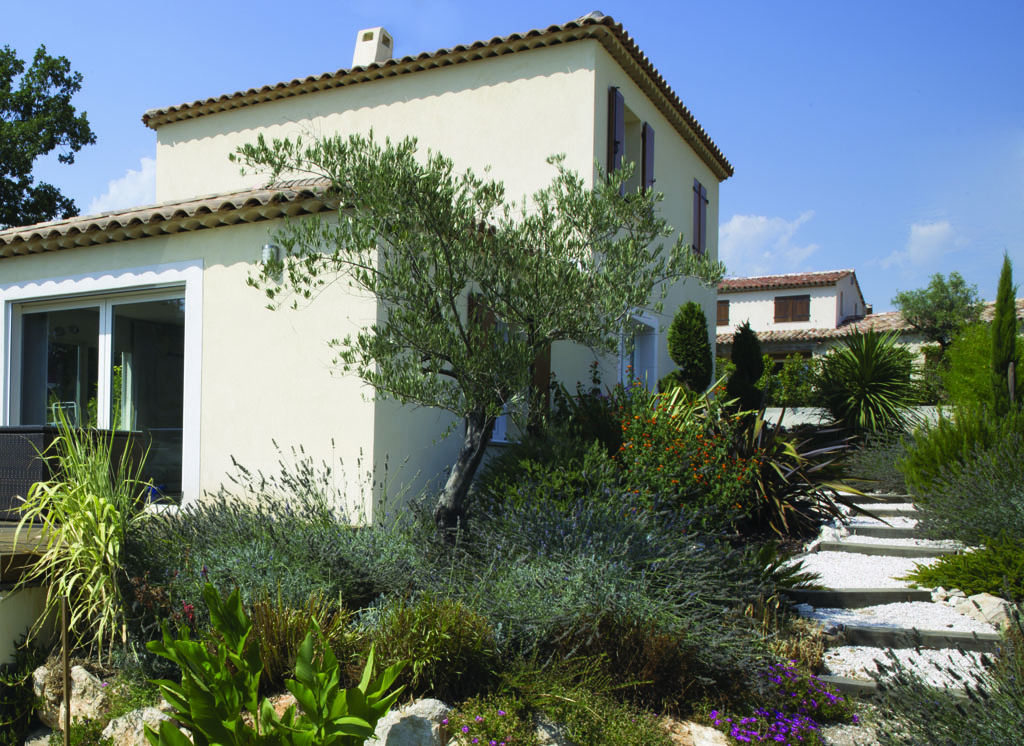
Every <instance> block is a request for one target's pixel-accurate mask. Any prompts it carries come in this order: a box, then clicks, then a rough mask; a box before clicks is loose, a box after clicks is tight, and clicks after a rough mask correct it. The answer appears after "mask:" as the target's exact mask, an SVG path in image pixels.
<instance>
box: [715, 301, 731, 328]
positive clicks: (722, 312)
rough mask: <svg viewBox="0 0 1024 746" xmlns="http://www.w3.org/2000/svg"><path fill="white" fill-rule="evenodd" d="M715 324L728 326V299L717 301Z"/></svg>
mask: <svg viewBox="0 0 1024 746" xmlns="http://www.w3.org/2000/svg"><path fill="white" fill-rule="evenodd" d="M716 324H717V326H729V301H727V300H720V301H718V320H717V322H716Z"/></svg>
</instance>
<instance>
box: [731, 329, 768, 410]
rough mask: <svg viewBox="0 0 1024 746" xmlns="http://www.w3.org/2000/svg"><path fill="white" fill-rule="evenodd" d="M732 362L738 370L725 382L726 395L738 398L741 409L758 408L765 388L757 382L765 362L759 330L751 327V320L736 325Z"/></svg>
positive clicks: (762, 373) (762, 372) (761, 374)
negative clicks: (758, 335) (759, 339)
mask: <svg viewBox="0 0 1024 746" xmlns="http://www.w3.org/2000/svg"><path fill="white" fill-rule="evenodd" d="M732 362H733V364H734V365H735V366H736V371H735V372H734V373H733V374H732V375H731V376H730V377H729V380H728V381H727V382H726V384H725V392H726V395H727V396H728V397H729V398H730V399H738V400H739V405H740V408H741V409H747V410H750V409H758V408H759V407H760V406H761V399H762V398H763V390H762V389H760V388H758V385H757V383H758V381H760V380H761V377H762V376H763V375H764V370H765V364H764V358H763V357H762V355H761V343H760V342H759V341H758V339H757V332H755V331H754V330H753V329H751V328H750V322H749V321H744V322H743V323H742V324H740V325H739V326H738V327H736V333H735V334H734V335H733V337H732Z"/></svg>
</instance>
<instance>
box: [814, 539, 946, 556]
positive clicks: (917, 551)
mask: <svg viewBox="0 0 1024 746" xmlns="http://www.w3.org/2000/svg"><path fill="white" fill-rule="evenodd" d="M814 551H816V552H850V553H855V554H870V555H873V556H882V557H910V558H914V559H916V558H919V557H939V556H942V555H946V554H959V553H960V550H959V549H956V548H954V547H918V546H912V545H909V544H858V543H856V542H851V541H823V542H821V543H820V544H818V546H817V547H816V548H815V550H814Z"/></svg>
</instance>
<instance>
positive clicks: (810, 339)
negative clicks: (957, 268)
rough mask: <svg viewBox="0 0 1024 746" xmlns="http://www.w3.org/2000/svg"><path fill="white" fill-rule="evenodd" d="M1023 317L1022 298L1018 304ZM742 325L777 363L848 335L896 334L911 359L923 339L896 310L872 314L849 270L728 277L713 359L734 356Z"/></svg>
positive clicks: (988, 309) (987, 315) (985, 314)
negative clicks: (737, 331) (736, 334)
mask: <svg viewBox="0 0 1024 746" xmlns="http://www.w3.org/2000/svg"><path fill="white" fill-rule="evenodd" d="M994 314H995V302H988V303H985V305H984V307H983V308H982V310H981V320H982V321H986V322H991V321H992V318H993V316H994ZM1017 318H1018V319H1022V318H1024V298H1018V299H1017ZM744 321H749V322H750V328H751V329H753V330H754V331H756V332H757V339H758V341H759V342H760V343H761V351H762V352H763V353H765V354H766V355H770V356H771V357H772V358H773V359H775V360H777V361H781V360H783V359H785V358H786V357H787V356H789V355H792V354H798V355H802V356H804V357H811V356H814V355H824V354H825V353H826V352H828V351H829V349H830V348H832V347H834V346H835V345H836V344H838V343H839V341H840V340H841V339H842V337H843V336H844V335H846V334H849V333H851V332H867V331H877V332H899V341H900V344H903V345H906V346H908V347H910V348H911V349H912V350H913V351H914V353H915V354H917V353H918V352H919V351H920V348H921V347H922V346H923V345H925V344H927V340H926V339H925V338H924V335H922V334H921V333H920V332H918V331H917V330H916V329H914V328H913V327H912V326H911V325H910V324H908V323H907V321H906V320H905V319H904V318H903V315H902V314H901V313H900V312H899V311H884V312H881V313H872V310H871V305H870V304H867V303H865V302H864V296H863V295H862V294H861V291H860V285H859V283H858V282H857V275H856V274H855V273H854V271H853V270H852V269H838V270H832V271H828V272H801V273H795V274H786V275H765V276H762V277H727V278H725V279H724V280H722V281H721V282H720V283H719V285H718V317H717V322H718V324H717V332H718V334H717V337H716V351H715V354H716V356H717V357H720V358H728V357H729V356H730V355H731V354H732V340H733V334H734V332H735V329H736V327H737V326H739V325H740V324H742V323H743V322H744Z"/></svg>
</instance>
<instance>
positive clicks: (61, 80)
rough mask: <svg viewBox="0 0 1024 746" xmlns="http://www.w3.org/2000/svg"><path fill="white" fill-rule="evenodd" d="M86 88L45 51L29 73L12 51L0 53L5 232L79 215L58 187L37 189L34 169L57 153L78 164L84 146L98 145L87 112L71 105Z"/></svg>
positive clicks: (0, 194) (0, 224)
mask: <svg viewBox="0 0 1024 746" xmlns="http://www.w3.org/2000/svg"><path fill="white" fill-rule="evenodd" d="M81 87H82V75H81V74H80V73H77V72H72V71H71V63H69V62H68V60H67V58H65V57H51V56H50V55H48V54H47V53H46V47H44V46H41V47H39V49H38V50H37V51H36V54H35V57H34V58H33V60H32V64H31V65H30V66H29V68H28V70H26V69H25V63H24V61H22V60H20V59H18V56H17V54H16V53H15V52H14V50H13V49H11V48H10V47H6V46H5V47H4V48H3V49H0V228H9V227H12V226H18V225H31V224H32V223H41V222H44V221H46V220H55V219H57V218H70V217H73V216H75V215H77V214H78V208H77V207H75V203H74V202H73V201H72V200H71V199H69V198H68V197H65V196H64V195H62V194H61V193H60V191H59V190H58V189H57V188H56V187H54V186H53V185H51V184H34V179H33V178H32V165H33V164H34V163H35V161H36V159H38V158H40V157H41V156H45V155H47V154H48V153H51V152H53V151H55V150H57V151H59V154H58V156H57V160H58V161H60V162H61V163H74V161H75V153H77V152H78V151H79V150H80V149H81V148H82V146H84V145H91V144H92V143H94V142H96V137H95V135H93V133H92V130H91V129H90V128H89V121H88V120H87V119H86V116H85V112H83V113H82V114H77V113H76V112H75V107H74V106H72V105H71V97H72V96H73V95H74V94H75V93H77V92H78V91H79V90H80V89H81Z"/></svg>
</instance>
